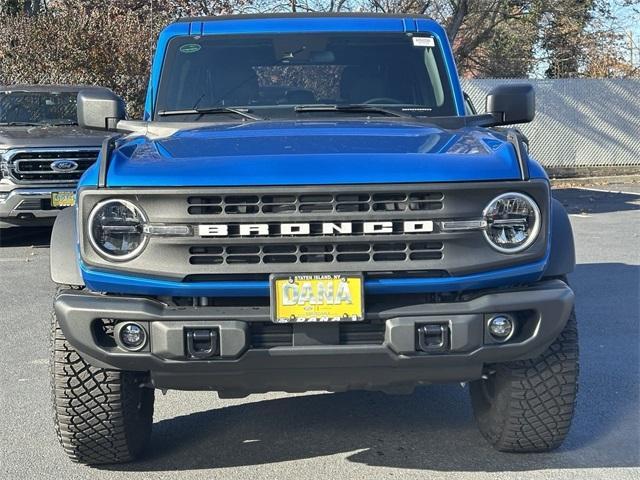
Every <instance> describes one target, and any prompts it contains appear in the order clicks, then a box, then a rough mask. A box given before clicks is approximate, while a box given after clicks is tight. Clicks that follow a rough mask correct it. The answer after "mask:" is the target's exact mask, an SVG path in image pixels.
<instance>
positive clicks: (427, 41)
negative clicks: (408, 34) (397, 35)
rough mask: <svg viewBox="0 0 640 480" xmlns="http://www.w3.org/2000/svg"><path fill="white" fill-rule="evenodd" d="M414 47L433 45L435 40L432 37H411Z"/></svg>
mask: <svg viewBox="0 0 640 480" xmlns="http://www.w3.org/2000/svg"><path fill="white" fill-rule="evenodd" d="M413 46H414V47H435V46H436V41H435V40H434V39H433V37H413Z"/></svg>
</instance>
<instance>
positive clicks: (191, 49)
mask: <svg viewBox="0 0 640 480" xmlns="http://www.w3.org/2000/svg"><path fill="white" fill-rule="evenodd" d="M200 49H202V47H201V46H200V45H198V44H197V43H187V44H186V45H182V46H181V47H180V51H181V52H182V53H196V52H199V51H200Z"/></svg>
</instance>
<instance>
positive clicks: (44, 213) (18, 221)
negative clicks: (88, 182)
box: [0, 185, 76, 227]
mask: <svg viewBox="0 0 640 480" xmlns="http://www.w3.org/2000/svg"><path fill="white" fill-rule="evenodd" d="M75 189H76V187H75V185H56V186H55V187H29V188H23V187H17V188H14V189H13V190H3V189H2V188H0V227H4V226H21V225H53V222H54V221H55V218H56V216H57V215H58V212H59V211H60V210H59V209H57V208H52V207H51V204H50V200H51V194H52V193H55V192H73V191H75Z"/></svg>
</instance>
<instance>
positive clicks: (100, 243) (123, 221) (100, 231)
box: [88, 200, 147, 261]
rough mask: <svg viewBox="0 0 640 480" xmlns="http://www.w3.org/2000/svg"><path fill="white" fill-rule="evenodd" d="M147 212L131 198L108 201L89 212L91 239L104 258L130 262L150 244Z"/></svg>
mask: <svg viewBox="0 0 640 480" xmlns="http://www.w3.org/2000/svg"><path fill="white" fill-rule="evenodd" d="M146 221H147V218H146V216H145V214H144V212H143V211H142V210H141V209H140V208H139V207H138V206H136V205H135V204H133V203H132V202H129V201H127V200H105V201H103V202H100V203H98V204H97V205H96V206H95V207H94V208H93V210H92V211H91V214H90V215H89V222H88V225H89V240H90V241H91V245H92V246H93V248H95V249H96V251H97V252H98V253H99V254H100V255H102V256H103V257H105V258H107V259H109V260H115V261H126V260H131V259H132V258H134V257H136V256H138V255H139V254H140V252H142V250H144V247H145V246H146V243H147V236H146V235H145V234H144V232H143V227H144V224H145V223H146Z"/></svg>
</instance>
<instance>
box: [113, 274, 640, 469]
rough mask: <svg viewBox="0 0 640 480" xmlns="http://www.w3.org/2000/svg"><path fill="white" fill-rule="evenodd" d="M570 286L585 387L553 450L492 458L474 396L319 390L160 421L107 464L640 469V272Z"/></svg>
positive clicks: (577, 279)
mask: <svg viewBox="0 0 640 480" xmlns="http://www.w3.org/2000/svg"><path fill="white" fill-rule="evenodd" d="M571 282H572V284H573V286H574V288H575V290H576V293H577V298H578V323H579V325H580V335H581V339H580V343H581V349H582V356H581V377H580V382H581V383H580V388H581V390H580V396H579V401H578V411H577V415H576V418H575V419H574V425H573V428H572V431H571V433H570V436H569V438H568V439H567V442H565V445H564V446H563V447H562V448H561V449H560V450H558V451H556V452H552V453H547V454H529V455H517V454H504V453H499V452H497V451H495V450H493V449H492V448H491V447H490V446H489V445H488V444H487V443H486V442H485V440H484V439H483V438H482V436H481V435H480V433H479V432H478V430H477V429H476V426H475V424H474V421H473V418H472V414H471V409H470V405H469V404H470V402H469V400H468V395H467V391H466V389H462V388H461V387H460V386H458V385H436V386H430V387H424V388H420V389H418V390H416V392H415V393H414V394H413V395H409V396H386V395H384V394H381V393H380V394H379V393H372V392H348V393H339V394H318V393H313V394H308V395H304V396H296V397H287V398H279V399H273V400H264V401H255V402H250V403H245V404H241V405H233V406H227V407H224V408H219V409H214V410H210V411H203V412H198V413H193V414H190V415H185V416H180V417H176V418H171V419H167V420H163V421H160V422H158V423H156V424H155V425H154V434H153V439H152V445H151V448H150V452H151V453H150V454H149V455H148V456H147V458H146V459H144V460H142V461H140V462H138V463H134V464H129V465H120V466H111V467H103V468H107V469H114V470H125V471H127V470H131V471H160V470H175V471H179V470H190V469H206V468H224V467H237V466H245V465H260V464H270V463H276V462H284V461H292V460H298V459H308V458H314V457H319V456H326V455H334V454H348V456H347V460H348V461H351V462H358V463H362V464H366V465H373V466H381V467H394V468H409V469H424V470H436V471H474V472H486V471H492V472H500V471H530V470H545V469H564V468H596V467H637V466H640V459H639V458H638V457H639V454H638V452H640V439H639V438H638V437H639V433H640V430H638V428H639V427H640V419H639V408H638V407H639V405H640V400H639V393H640V392H639V391H638V383H637V382H638V376H639V372H638V370H639V365H640V359H639V354H638V349H639V347H638V308H639V307H638V302H637V298H638V297H637V294H638V289H639V288H640V271H639V267H638V266H634V265H625V264H620V263H606V264H585V265H579V266H578V267H577V269H576V272H575V273H574V274H573V275H572V276H571ZM604 285H606V289H603V286H604ZM634 299H635V300H634ZM607 326H610V327H611V328H606V327H607ZM212 401H213V399H212Z"/></svg>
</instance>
